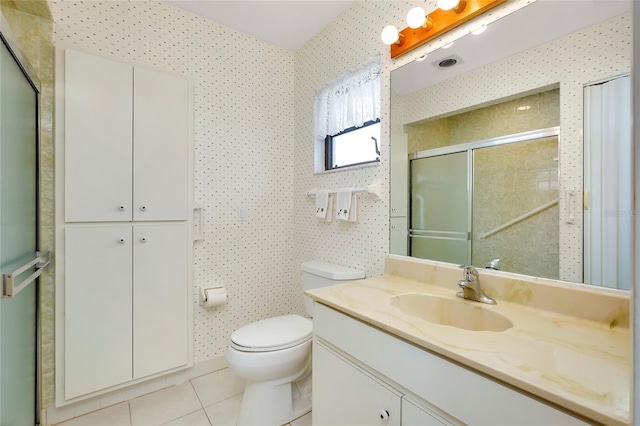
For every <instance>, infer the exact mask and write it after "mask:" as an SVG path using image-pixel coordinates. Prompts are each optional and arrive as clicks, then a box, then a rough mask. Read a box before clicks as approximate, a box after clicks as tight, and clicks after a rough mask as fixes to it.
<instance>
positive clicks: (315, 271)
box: [300, 260, 365, 316]
mask: <svg viewBox="0 0 640 426" xmlns="http://www.w3.org/2000/svg"><path fill="white" fill-rule="evenodd" d="M300 268H301V269H302V290H303V291H306V290H311V289H314V288H318V287H326V286H330V285H334V284H339V283H340V282H344V281H352V280H360V279H363V278H364V275H365V274H364V271H361V270H359V269H353V268H348V267H346V266H341V265H336V264H335V263H329V262H325V261H324V260H312V261H310V262H305V263H303V264H302V265H300ZM304 306H305V309H306V311H307V314H309V316H313V299H311V298H310V297H307V296H304Z"/></svg>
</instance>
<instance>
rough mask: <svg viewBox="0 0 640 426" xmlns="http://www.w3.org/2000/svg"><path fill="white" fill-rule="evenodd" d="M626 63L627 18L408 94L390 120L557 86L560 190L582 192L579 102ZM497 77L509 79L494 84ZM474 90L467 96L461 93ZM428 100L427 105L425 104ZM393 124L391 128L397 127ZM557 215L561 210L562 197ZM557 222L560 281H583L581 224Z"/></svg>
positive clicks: (447, 112) (409, 119)
mask: <svg viewBox="0 0 640 426" xmlns="http://www.w3.org/2000/svg"><path fill="white" fill-rule="evenodd" d="M630 58H631V17H630V15H629V14H625V15H622V16H619V17H615V18H612V19H609V20H607V21H605V22H603V23H600V24H597V25H593V26H591V27H588V28H585V29H584V30H581V31H579V32H577V33H574V34H572V35H570V36H567V37H563V38H560V39H558V40H555V41H553V42H550V43H546V44H544V45H541V46H538V47H536V48H533V49H530V50H528V51H525V52H522V53H520V54H518V55H515V56H512V57H510V58H507V59H504V60H502V61H499V62H496V63H494V64H490V65H487V66H485V67H482V68H479V69H476V70H473V71H470V72H467V73H464V74H462V75H459V76H457V77H454V78H452V79H449V80H447V81H445V82H443V83H440V84H437V85H434V86H432V87H429V88H427V89H425V90H422V91H420V92H417V93H415V94H412V95H408V96H406V97H405V99H404V100H403V102H402V104H403V109H402V111H396V110H395V108H394V111H393V114H392V115H391V118H392V120H400V121H401V122H402V123H415V122H417V121H420V120H424V119H425V117H438V116H440V117H442V116H445V115H451V114H452V113H454V112H455V111H461V110H465V109H468V108H470V107H472V106H474V105H483V104H487V103H490V102H492V101H495V99H505V98H509V97H513V96H515V95H518V94H520V93H527V92H530V91H531V90H536V89H537V90H540V89H541V88H549V87H554V86H555V87H557V86H558V84H559V86H560V127H561V129H562V133H561V135H560V140H559V153H558V156H559V158H560V179H559V182H560V189H561V195H562V191H563V190H580V188H582V161H583V160H582V114H583V111H582V109H583V108H582V98H583V93H582V90H583V85H584V84H585V83H588V82H590V81H598V80H601V79H603V78H607V77H611V76H616V75H620V74H623V73H628V72H629V71H630V70H629V67H630V63H631V61H630ZM496 75H510V76H513V77H512V78H507V79H499V80H498V81H496V79H495V78H494V77H495V76H496ZM468 87H475V90H473V91H471V92H469V91H468V90H467V89H466V88H468ZM425 99H428V102H427V101H425ZM397 127H398V125H395V126H394V128H397ZM559 208H560V211H564V209H565V205H564V200H563V199H562V198H561V200H560V205H559ZM581 220H582V218H581V215H578V218H577V221H576V223H575V224H566V223H565V222H564V221H561V222H560V225H559V226H560V253H561V256H560V278H561V279H563V280H568V281H582V244H583V242H582V223H581Z"/></svg>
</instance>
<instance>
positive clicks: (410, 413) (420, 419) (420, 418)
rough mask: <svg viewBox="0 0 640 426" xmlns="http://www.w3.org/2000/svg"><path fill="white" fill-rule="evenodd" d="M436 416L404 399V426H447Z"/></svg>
mask: <svg viewBox="0 0 640 426" xmlns="http://www.w3.org/2000/svg"><path fill="white" fill-rule="evenodd" d="M446 425H447V423H445V422H443V421H440V420H439V419H438V418H437V417H436V416H435V415H433V414H431V413H429V412H428V411H426V410H425V409H422V408H419V407H418V406H417V405H415V404H413V403H412V402H410V401H408V400H407V399H406V398H402V426H446Z"/></svg>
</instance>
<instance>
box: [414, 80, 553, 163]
mask: <svg viewBox="0 0 640 426" xmlns="http://www.w3.org/2000/svg"><path fill="white" fill-rule="evenodd" d="M518 108H520V109H518ZM559 125H560V90H559V89H554V90H547V91H544V92H541V93H536V94H533V95H529V96H523V97H519V98H517V99H513V100H509V101H506V102H500V103H498V104H495V105H490V106H486V107H484V108H478V109H474V110H473V111H469V112H465V113H462V114H456V115H452V116H451V117H445V118H441V119H438V120H433V121H426V122H423V123H416V124H411V125H407V126H406V132H407V135H408V138H409V152H417V151H423V150H426V149H433V148H439V147H442V146H448V145H456V144H461V143H466V142H474V141H479V140H484V139H491V138H495V137H497V136H504V135H510V134H514V133H520V132H526V131H529V130H537V129H544V128H547V127H554V126H559Z"/></svg>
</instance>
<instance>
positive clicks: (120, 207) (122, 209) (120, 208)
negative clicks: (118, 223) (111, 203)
mask: <svg viewBox="0 0 640 426" xmlns="http://www.w3.org/2000/svg"><path fill="white" fill-rule="evenodd" d="M126 209H127V208H126V207H125V206H123V205H120V206H118V210H120V211H121V212H123V211H125V210H126Z"/></svg>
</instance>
